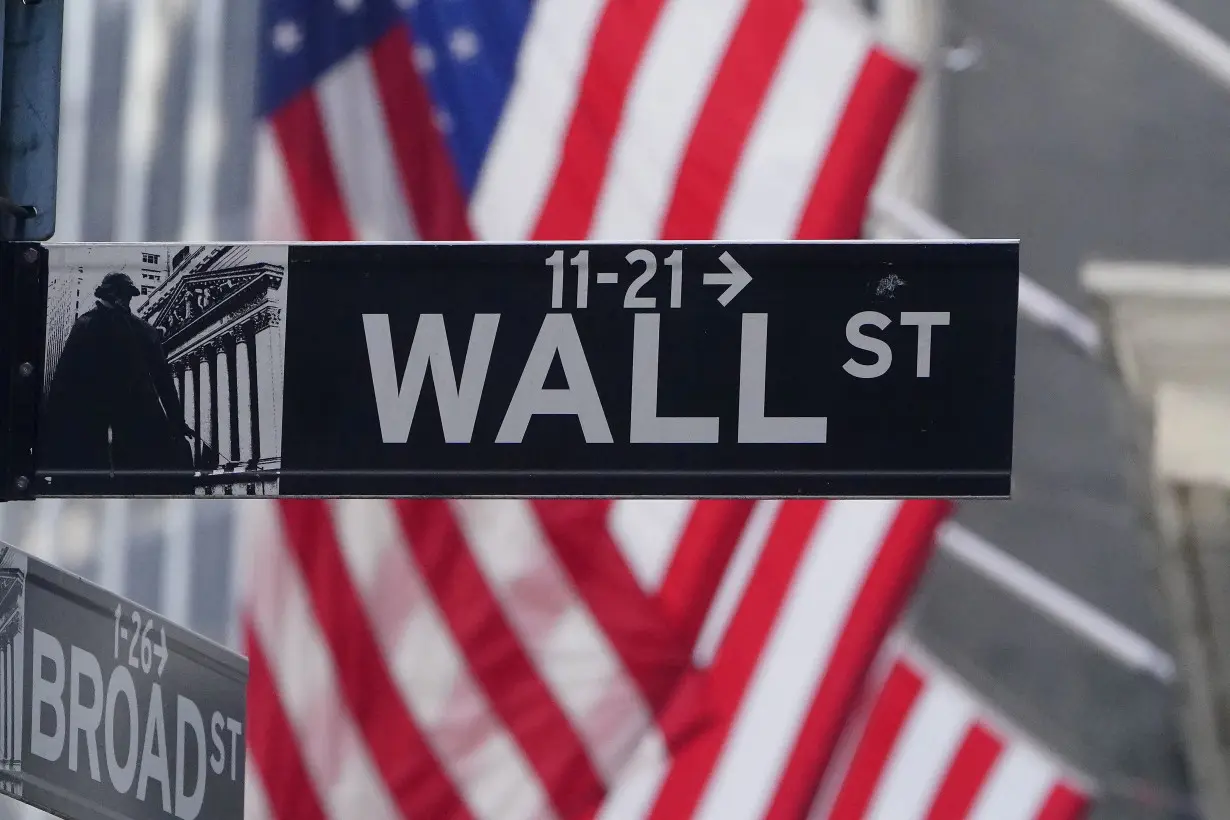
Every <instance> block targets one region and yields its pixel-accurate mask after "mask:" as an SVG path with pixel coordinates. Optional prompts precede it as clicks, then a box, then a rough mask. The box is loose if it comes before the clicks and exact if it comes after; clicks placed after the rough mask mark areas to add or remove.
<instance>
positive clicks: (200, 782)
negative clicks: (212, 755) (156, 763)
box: [175, 695, 205, 820]
mask: <svg viewBox="0 0 1230 820" xmlns="http://www.w3.org/2000/svg"><path fill="white" fill-rule="evenodd" d="M175 713H176V728H175V740H176V742H175V816H176V817H178V818H180V820H196V816H197V815H198V814H200V813H201V806H202V805H203V804H204V803H205V723H204V721H202V720H201V710H200V709H198V708H197V705H196V704H195V703H193V702H192V701H191V700H189V699H188V698H186V697H184V696H183V695H177V696H176V707H175ZM189 729H191V730H192V736H193V737H195V738H196V747H197V751H196V791H194V792H193V793H192V794H187V793H186V792H185V791H184V787H185V785H186V782H187V781H186V780H185V778H184V767H185V766H186V765H187V759H188V758H187V755H186V753H185V752H186V749H185V748H184V746H185V736H186V735H187V733H188V730H189Z"/></svg>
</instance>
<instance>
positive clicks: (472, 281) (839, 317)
mask: <svg viewBox="0 0 1230 820" xmlns="http://www.w3.org/2000/svg"><path fill="white" fill-rule="evenodd" d="M45 260H46V270H45V271H44V275H45V276H46V277H47V293H46V323H45V328H44V329H43V334H44V339H43V345H42V347H43V353H42V355H41V360H40V361H39V362H37V363H35V369H36V371H37V372H35V373H33V374H31V375H30V376H29V377H26V378H25V379H24V381H23V380H22V379H21V378H19V377H17V376H14V377H13V378H14V381H15V383H16V385H17V387H16V389H17V391H18V393H17V395H18V396H19V397H20V396H21V395H24V394H22V393H21V391H22V390H23V389H24V390H26V391H27V392H28V391H30V390H34V391H36V392H37V393H38V398H37V401H36V403H37V404H38V406H39V408H40V409H39V417H38V435H37V441H36V442H35V445H36V446H35V447H34V450H33V454H32V457H33V458H34V460H35V463H34V464H32V465H31V468H32V469H33V475H30V474H29V473H28V472H27V473H21V472H20V467H18V468H15V469H14V470H10V472H15V474H14V475H13V476H12V477H11V481H17V482H20V480H21V479H22V476H25V477H26V479H28V483H29V485H30V490H29V491H30V492H32V493H34V494H37V495H187V494H197V495H235V494H238V495H280V496H437V497H456V496H462V497H464V496H518V497H526V496H536V497H543V496H590V497H594V496H598V497H603V496H622V497H628V496H683V497H703V496H755V497H792V496H793V497H797V496H810V497H885V496H888V497H969V496H982V497H1006V496H1007V495H1008V494H1009V485H1010V477H1011V467H1012V422H1013V418H1012V416H1013V398H1014V397H1013V385H1014V374H1015V344H1016V316H1017V287H1018V245H1017V243H1016V242H962V243H872V242H783V243H764V244H727V243H711V242H708V243H691V242H683V243H669V242H649V243H636V244H603V243H521V244H485V243H467V244H427V243H406V244H389V245H378V244H302V245H289V246H287V245H277V244H251V245H182V246H176V245H110V244H109V245H49V246H46V247H45ZM18 267H20V266H18ZM23 385H24V387H23ZM23 452H24V451H23ZM22 457H24V456H23V454H22V453H19V454H17V455H15V456H13V459H14V462H13V463H15V464H16V463H17V462H18V461H19V460H20V459H21V458H22ZM10 486H11V487H12V486H15V485H10ZM14 492H15V491H14V490H13V489H10V493H14Z"/></svg>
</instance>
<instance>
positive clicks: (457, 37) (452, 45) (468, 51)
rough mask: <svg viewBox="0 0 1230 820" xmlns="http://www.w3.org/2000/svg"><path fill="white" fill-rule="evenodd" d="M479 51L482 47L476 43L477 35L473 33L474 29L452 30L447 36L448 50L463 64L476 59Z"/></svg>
mask: <svg viewBox="0 0 1230 820" xmlns="http://www.w3.org/2000/svg"><path fill="white" fill-rule="evenodd" d="M481 49H482V45H481V44H480V43H479V42H478V35H477V34H475V33H474V29H469V28H458V29H453V33H452V34H450V35H449V38H448V50H449V51H450V52H452V54H453V56H454V57H455V58H457V59H458V60H459V61H461V62H463V63H464V62H466V61H467V60H472V59H474V58H475V57H477V56H478V52H479V51H480V50H481Z"/></svg>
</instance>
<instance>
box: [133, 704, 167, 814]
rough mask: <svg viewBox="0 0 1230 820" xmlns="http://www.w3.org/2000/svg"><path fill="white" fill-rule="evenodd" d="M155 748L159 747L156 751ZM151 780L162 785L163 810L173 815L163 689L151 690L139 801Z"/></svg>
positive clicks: (139, 783)
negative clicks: (163, 710) (163, 709)
mask: <svg viewBox="0 0 1230 820" xmlns="http://www.w3.org/2000/svg"><path fill="white" fill-rule="evenodd" d="M155 747H157V748H156V749H155ZM150 780H157V781H158V782H159V783H160V784H161V785H162V810H163V811H165V812H166V813H167V814H170V813H171V773H170V771H169V769H168V767H167V726H166V717H165V716H164V715H163V713H162V687H161V686H160V685H158V684H157V683H155V684H153V686H152V687H151V688H150V696H149V714H147V715H146V716H145V745H144V747H143V748H142V749H141V770H140V773H139V774H138V775H137V799H138V800H144V799H145V787H146V785H147V784H148V783H149V781H150Z"/></svg>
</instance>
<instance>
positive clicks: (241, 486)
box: [36, 244, 288, 496]
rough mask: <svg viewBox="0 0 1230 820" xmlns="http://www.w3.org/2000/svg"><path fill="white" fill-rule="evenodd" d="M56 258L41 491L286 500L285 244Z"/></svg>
mask: <svg viewBox="0 0 1230 820" xmlns="http://www.w3.org/2000/svg"><path fill="white" fill-rule="evenodd" d="M48 251H49V260H48V268H49V270H48V295H47V327H46V359H45V362H44V380H43V396H42V404H41V408H40V417H39V435H38V448H37V452H36V458H37V462H38V479H37V480H38V481H39V482H40V486H39V487H38V492H39V493H40V494H43V495H52V496H72V495H90V496H115V495H123V496H141V495H157V496H181V495H249V496H251V495H257V496H260V495H276V494H277V493H278V483H279V475H280V471H281V462H282V454H281V443H282V442H281V427H282V386H283V370H284V356H285V336H284V329H285V312H286V293H287V275H286V274H287V253H288V250H287V246H286V245H275V244H252V245H219V244H214V245H164V244H157V245H154V244H105V245H89V244H80V245H78V244H66V245H52V246H49V247H48Z"/></svg>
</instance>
